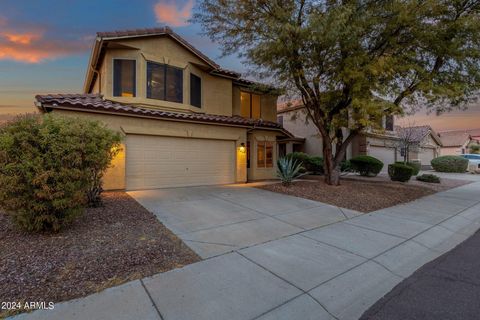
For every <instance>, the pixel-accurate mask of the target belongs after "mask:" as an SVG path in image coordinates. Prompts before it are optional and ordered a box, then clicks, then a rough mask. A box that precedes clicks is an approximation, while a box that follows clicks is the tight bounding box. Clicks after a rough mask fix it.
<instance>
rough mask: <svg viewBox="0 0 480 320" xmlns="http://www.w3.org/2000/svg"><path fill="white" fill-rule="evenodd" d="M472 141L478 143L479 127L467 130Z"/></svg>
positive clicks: (479, 138)
mask: <svg viewBox="0 0 480 320" xmlns="http://www.w3.org/2000/svg"><path fill="white" fill-rule="evenodd" d="M467 132H468V133H469V134H470V136H471V137H472V140H473V142H474V143H477V144H478V143H480V129H472V130H467Z"/></svg>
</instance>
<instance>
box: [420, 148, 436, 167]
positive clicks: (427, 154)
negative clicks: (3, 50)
mask: <svg viewBox="0 0 480 320" xmlns="http://www.w3.org/2000/svg"><path fill="white" fill-rule="evenodd" d="M434 157H435V149H431V148H422V150H421V151H420V152H419V153H418V158H419V159H420V161H421V162H422V166H429V165H430V162H431V161H432V159H433V158H434Z"/></svg>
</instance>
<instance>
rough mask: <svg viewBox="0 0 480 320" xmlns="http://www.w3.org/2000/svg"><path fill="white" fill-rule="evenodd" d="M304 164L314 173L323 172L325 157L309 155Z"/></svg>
mask: <svg viewBox="0 0 480 320" xmlns="http://www.w3.org/2000/svg"><path fill="white" fill-rule="evenodd" d="M303 165H304V167H305V169H306V170H307V171H309V172H312V173H314V174H323V173H324V171H323V158H322V157H308V158H307V159H305V160H304V162H303Z"/></svg>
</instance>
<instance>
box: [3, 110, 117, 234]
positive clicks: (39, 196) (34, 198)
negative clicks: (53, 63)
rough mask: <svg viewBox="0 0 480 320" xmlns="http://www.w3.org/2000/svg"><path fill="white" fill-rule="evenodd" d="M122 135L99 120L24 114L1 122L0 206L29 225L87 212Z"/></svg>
mask: <svg viewBox="0 0 480 320" xmlns="http://www.w3.org/2000/svg"><path fill="white" fill-rule="evenodd" d="M119 141H120V137H119V135H118V134H115V133H113V132H112V131H111V130H109V129H107V128H105V127H104V126H103V125H101V124H100V123H98V122H92V121H87V120H81V119H74V118H63V117H56V116H53V115H47V116H44V117H40V116H32V115H30V116H22V117H19V118H18V119H16V120H14V121H13V122H11V123H8V124H7V125H4V126H3V127H1V128H0V207H2V208H3V209H4V210H6V211H7V212H8V213H9V214H10V215H11V217H12V219H13V221H14V222H15V223H16V224H17V225H19V226H20V227H22V228H24V229H26V230H28V231H42V230H51V231H58V230H60V229H61V228H62V227H63V226H64V225H66V224H67V223H69V222H70V221H72V220H73V219H74V218H75V217H76V216H78V215H79V214H81V213H82V212H83V209H84V207H85V205H87V203H88V194H89V193H90V192H92V190H94V189H97V188H100V190H101V182H99V181H100V180H99V179H101V177H102V174H103V170H105V169H106V167H107V166H108V163H109V162H110V159H111V158H112V157H113V156H114V155H115V153H116V151H115V150H112V146H117V145H118V143H119Z"/></svg>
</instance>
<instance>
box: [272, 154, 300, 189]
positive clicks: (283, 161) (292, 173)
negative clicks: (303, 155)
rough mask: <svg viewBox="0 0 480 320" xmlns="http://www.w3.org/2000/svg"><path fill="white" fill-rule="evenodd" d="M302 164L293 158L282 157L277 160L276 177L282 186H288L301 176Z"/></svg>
mask: <svg viewBox="0 0 480 320" xmlns="http://www.w3.org/2000/svg"><path fill="white" fill-rule="evenodd" d="M301 169H302V164H301V163H300V162H299V161H298V160H295V159H293V158H289V157H284V158H280V159H278V160H277V176H278V177H279V178H280V180H281V181H282V184H283V185H284V186H289V185H290V184H291V183H292V181H293V180H294V179H296V178H299V177H300V176H302V175H303V173H301Z"/></svg>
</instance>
